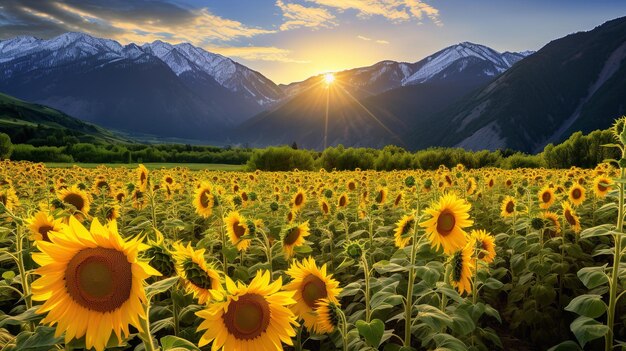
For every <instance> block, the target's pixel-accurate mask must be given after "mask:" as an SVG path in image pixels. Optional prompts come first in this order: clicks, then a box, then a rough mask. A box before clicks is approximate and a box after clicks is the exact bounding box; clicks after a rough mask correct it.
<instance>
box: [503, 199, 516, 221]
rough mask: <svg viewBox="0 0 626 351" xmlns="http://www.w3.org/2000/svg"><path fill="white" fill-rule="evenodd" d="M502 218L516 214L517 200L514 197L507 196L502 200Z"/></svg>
mask: <svg viewBox="0 0 626 351" xmlns="http://www.w3.org/2000/svg"><path fill="white" fill-rule="evenodd" d="M500 209H501V211H500V216H502V217H505V218H506V217H510V216H512V215H513V213H515V198H513V197H512V196H507V197H505V198H504V200H502V205H501V206H500Z"/></svg>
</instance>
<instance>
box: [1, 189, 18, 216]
mask: <svg viewBox="0 0 626 351" xmlns="http://www.w3.org/2000/svg"><path fill="white" fill-rule="evenodd" d="M0 203H2V205H4V207H6V208H7V210H9V211H13V209H14V208H15V206H17V204H19V200H18V198H17V195H16V194H15V190H13V188H11V187H5V188H4V189H0Z"/></svg>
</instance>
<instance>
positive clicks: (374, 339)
mask: <svg viewBox="0 0 626 351" xmlns="http://www.w3.org/2000/svg"><path fill="white" fill-rule="evenodd" d="M356 328H357V329H358V330H359V334H361V336H362V337H363V338H365V342H366V343H367V344H368V345H369V346H371V347H375V348H378V346H379V345H380V341H381V339H382V338H383V333H384V332H385V323H383V321H381V320H380V319H374V320H372V321H371V322H369V323H367V322H365V321H362V320H359V321H357V322H356Z"/></svg>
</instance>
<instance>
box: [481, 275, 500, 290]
mask: <svg viewBox="0 0 626 351" xmlns="http://www.w3.org/2000/svg"><path fill="white" fill-rule="evenodd" d="M484 285H485V286H486V287H487V288H489V289H491V290H500V289H502V287H503V286H504V284H503V283H502V282H501V281H499V280H497V279H494V278H489V279H487V281H486V282H485V284H484Z"/></svg>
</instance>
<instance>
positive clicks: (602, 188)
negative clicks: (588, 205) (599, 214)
mask: <svg viewBox="0 0 626 351" xmlns="http://www.w3.org/2000/svg"><path fill="white" fill-rule="evenodd" d="M607 188H608V187H606V186H604V185H603V184H602V183H598V190H600V191H606V189H607Z"/></svg>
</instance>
